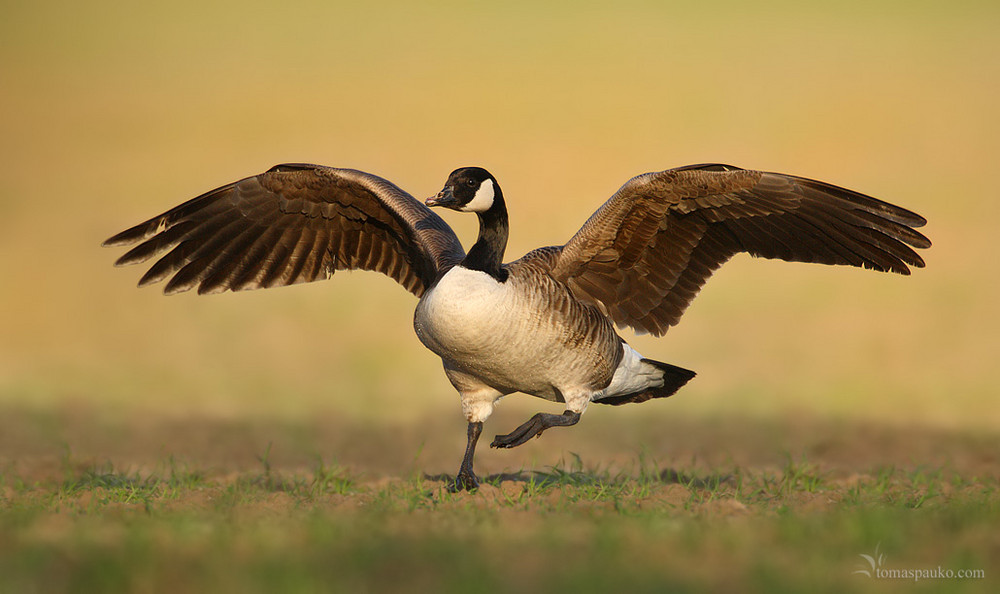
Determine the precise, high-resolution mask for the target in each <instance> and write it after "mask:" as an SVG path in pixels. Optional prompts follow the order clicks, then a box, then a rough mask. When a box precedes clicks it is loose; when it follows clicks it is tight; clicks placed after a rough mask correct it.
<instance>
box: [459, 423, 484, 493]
mask: <svg viewBox="0 0 1000 594" xmlns="http://www.w3.org/2000/svg"><path fill="white" fill-rule="evenodd" d="M482 432H483V424H482V422H479V423H469V432H468V436H469V441H468V443H466V445H465V457H464V458H462V466H461V468H459V469H458V476H456V477H455V484H454V485H453V486H452V491H454V492H458V491H472V490H474V489H476V488H478V487H479V479H478V478H476V473H475V472H473V471H472V458H473V456H475V454H476V442H478V441H479V435H480V434H481V433H482Z"/></svg>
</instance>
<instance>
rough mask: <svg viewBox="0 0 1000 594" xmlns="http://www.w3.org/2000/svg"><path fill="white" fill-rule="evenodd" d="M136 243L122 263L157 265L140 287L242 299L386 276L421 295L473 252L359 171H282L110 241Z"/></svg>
mask: <svg viewBox="0 0 1000 594" xmlns="http://www.w3.org/2000/svg"><path fill="white" fill-rule="evenodd" d="M132 244H138V245H136V246H135V247H133V248H132V249H130V250H129V251H128V252H126V253H125V255H123V256H122V257H121V258H119V259H118V261H117V262H116V264H117V265H127V264H139V263H142V262H146V261H148V260H149V259H151V258H154V257H156V256H159V259H158V260H157V261H156V262H154V263H153V265H152V266H151V267H150V268H149V270H148V271H147V272H146V273H145V274H144V275H143V276H142V279H141V280H140V281H139V285H140V286H145V285H148V284H152V283H157V282H161V281H167V283H166V286H165V288H164V292H166V293H168V294H171V293H178V292H182V291H187V290H190V289H193V288H197V290H198V292H199V293H216V292H221V291H240V290H245V289H257V288H266V287H274V286H282V285H291V284H296V283H301V282H310V281H314V280H322V279H325V278H329V277H330V276H331V275H333V273H334V272H335V271H337V270H346V269H363V270H374V271H377V272H382V273H384V274H386V275H388V276H390V277H391V278H393V279H394V280H396V281H397V282H399V283H400V284H401V285H403V286H404V287H405V288H406V289H407V290H408V291H410V292H412V293H414V294H416V295H418V296H419V295H421V294H423V292H424V291H425V290H426V289H427V288H428V287H429V286H430V285H431V284H432V283H433V282H434V280H435V279H436V278H437V277H438V276H439V275H440V274H442V273H443V272H444V271H446V270H447V269H448V268H450V267H451V266H453V265H454V264H456V263H458V262H459V261H461V259H462V258H463V257H464V255H465V252H464V250H462V246H461V244H460V243H459V241H458V238H457V237H456V236H455V234H454V232H453V231H452V230H451V228H450V227H449V226H448V225H447V224H446V223H445V222H444V220H442V219H441V218H440V217H439V216H438V215H437V214H435V213H433V212H432V211H431V210H430V209H429V208H428V207H427V206H425V205H424V204H423V203H421V202H419V201H417V200H416V199H414V198H413V197H412V196H411V195H409V194H407V193H406V192H404V191H403V190H401V189H399V188H398V187H396V186H395V185H393V184H391V183H390V182H388V181H386V180H384V179H382V178H379V177H376V176H374V175H371V174H368V173H364V172H361V171H355V170H351V169H334V168H331V167H321V166H317V165H299V164H291V165H279V166H277V167H274V168H272V169H270V170H268V171H266V172H264V173H262V174H260V175H257V176H254V177H248V178H246V179H243V180H240V181H237V182H234V183H232V184H229V185H226V186H222V187H221V188H217V189H215V190H212V191H211V192H207V193H205V194H202V195H201V196H198V197H197V198H194V199H192V200H189V201H187V202H185V203H183V204H180V205H179V206H177V207H175V208H173V209H171V210H168V211H167V212H165V213H163V214H161V215H159V216H157V217H153V218H152V219H149V220H148V221H145V222H143V223H140V224H138V225H136V226H134V227H132V228H130V229H127V230H125V231H122V232H121V233H119V234H117V235H115V236H113V237H111V238H110V239H108V240H107V241H106V242H105V243H104V245H108V246H117V245H132Z"/></svg>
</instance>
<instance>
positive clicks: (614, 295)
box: [545, 164, 931, 336]
mask: <svg viewBox="0 0 1000 594" xmlns="http://www.w3.org/2000/svg"><path fill="white" fill-rule="evenodd" d="M925 223H926V221H925V220H924V218H923V217H921V216H919V215H917V214H915V213H912V212H910V211H908V210H905V209H903V208H899V207H898V206H893V205H891V204H888V203H886V202H882V201H881V200H877V199H875V198H871V197H869V196H865V195H863V194H859V193H857V192H853V191H851V190H847V189H844V188H839V187H837V186H833V185H830V184H827V183H823V182H819V181H815V180H810V179H804V178H801V177H795V176H791V175H783V174H779V173H764V172H760V171H747V170H743V169H739V168H737V167H732V166H730V165H715V164H711V165H691V166H687V167H681V168H678V169H671V170H667V171H662V172H659V173H647V174H645V175H640V176H638V177H635V178H632V179H631V180H629V181H628V182H627V183H626V184H625V185H624V186H622V188H621V189H620V190H618V192H617V193H615V195H614V196H612V197H611V199H609V200H608V201H607V202H606V203H604V205H603V206H601V208H600V209H598V210H597V212H595V213H594V215H593V216H591V217H590V219H589V220H588V221H587V222H586V224H584V226H583V227H582V228H581V229H580V231H579V232H577V234H576V235H575V236H573V238H572V239H570V241H569V242H568V243H567V244H566V245H565V246H563V247H562V249H561V250H560V251H559V253H558V255H557V256H553V255H552V254H549V253H546V254H545V256H546V258H547V259H550V260H551V261H552V274H553V276H555V277H556V279H557V280H561V281H563V282H565V283H566V284H567V285H568V286H569V287H570V289H571V290H572V291H573V293H574V294H575V295H576V296H577V298H578V299H581V300H583V301H585V302H589V303H593V304H595V305H598V306H600V307H601V308H602V309H603V310H604V311H606V312H607V314H608V315H609V316H610V317H611V319H612V320H614V322H615V323H616V324H618V325H619V326H631V327H633V328H635V329H636V330H638V331H640V332H650V333H652V334H654V335H657V336H659V335H662V334H663V333H665V332H666V331H667V329H668V328H669V327H670V326H673V325H675V324H677V322H678V321H679V320H680V318H681V315H682V314H683V313H684V310H685V309H687V306H688V305H689V304H690V303H691V301H692V299H694V297H695V295H697V294H698V291H699V290H700V289H701V287H702V286H703V285H704V284H705V281H707V280H708V277H709V276H711V274H712V272H713V271H715V269H716V268H718V267H719V266H721V265H722V264H723V263H724V262H726V261H727V260H728V259H729V258H731V257H732V256H733V255H734V254H737V253H739V252H747V253H749V254H750V255H752V256H759V257H764V258H778V259H782V260H787V261H795V262H818V263H822V264H848V265H851V266H860V267H864V268H871V269H873V270H880V271H891V272H897V273H900V274H909V272H910V269H909V267H908V265H909V266H916V267H922V266H923V265H924V261H923V260H922V259H921V258H920V256H919V255H917V253H916V252H914V251H913V250H912V249H911V248H910V246H913V247H916V248H927V247H930V245H931V242H930V241H929V240H928V239H927V238H926V237H924V236H923V235H921V234H920V233H918V232H917V231H914V229H913V227H920V226H922V225H924V224H925Z"/></svg>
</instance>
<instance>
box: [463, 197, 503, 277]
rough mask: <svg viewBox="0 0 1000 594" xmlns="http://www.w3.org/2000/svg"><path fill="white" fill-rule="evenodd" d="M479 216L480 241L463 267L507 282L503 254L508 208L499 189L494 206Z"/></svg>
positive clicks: (494, 199) (468, 255)
mask: <svg viewBox="0 0 1000 594" xmlns="http://www.w3.org/2000/svg"><path fill="white" fill-rule="evenodd" d="M477 214H478V215H479V239H477V240H476V243H475V245H473V246H472V249H470V250H469V253H468V254H466V256H465V259H464V260H462V266H463V267H465V268H468V269H470V270H481V271H483V272H485V273H486V274H489V275H490V276H492V277H493V278H495V279H497V280H498V281H500V282H504V281H505V280H507V271H506V270H504V269H503V266H502V264H503V252H504V250H505V249H506V248H507V207H506V206H505V205H504V203H503V196H502V195H501V194H500V191H499V188H497V192H496V196H495V197H494V198H493V206H492V207H490V209H489V210H487V211H486V212H480V213H477Z"/></svg>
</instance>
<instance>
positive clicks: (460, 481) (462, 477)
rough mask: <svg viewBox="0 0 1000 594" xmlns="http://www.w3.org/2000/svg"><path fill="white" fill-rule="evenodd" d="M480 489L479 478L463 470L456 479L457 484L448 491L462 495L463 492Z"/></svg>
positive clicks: (453, 484)
mask: <svg viewBox="0 0 1000 594" xmlns="http://www.w3.org/2000/svg"><path fill="white" fill-rule="evenodd" d="M478 488H479V478H477V477H476V475H475V474H474V473H472V472H465V471H464V470H462V471H459V473H458V476H456V477H455V482H454V483H452V484H451V485H450V486H449V487H448V490H449V491H451V492H452V493H461V492H462V491H470V492H471V491H475V490H476V489H478Z"/></svg>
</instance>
